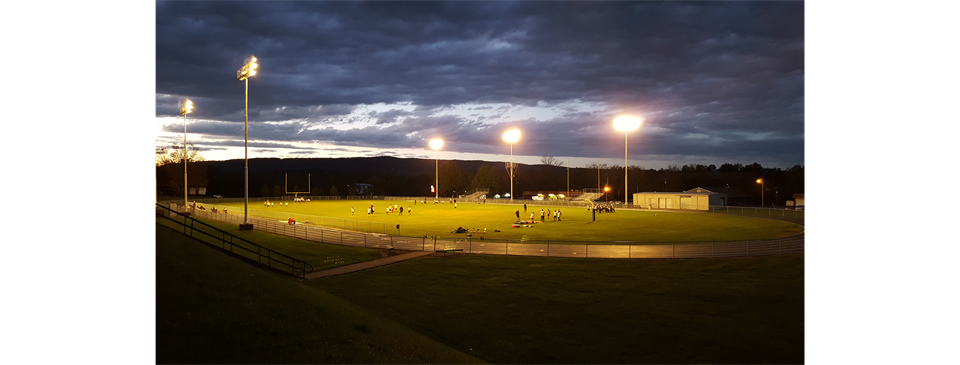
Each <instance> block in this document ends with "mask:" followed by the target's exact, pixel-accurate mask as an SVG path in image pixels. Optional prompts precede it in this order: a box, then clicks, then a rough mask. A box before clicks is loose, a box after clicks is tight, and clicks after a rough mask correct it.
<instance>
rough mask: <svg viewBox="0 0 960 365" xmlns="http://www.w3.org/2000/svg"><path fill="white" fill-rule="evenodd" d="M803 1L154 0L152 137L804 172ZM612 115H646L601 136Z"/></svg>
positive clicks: (211, 149) (327, 152) (301, 152)
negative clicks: (627, 128) (510, 138)
mask: <svg viewBox="0 0 960 365" xmlns="http://www.w3.org/2000/svg"><path fill="white" fill-rule="evenodd" d="M804 49H805V44H804V3H803V2H792V1H787V2H648V1H641V2H632V1H609V2H579V1H567V2H545V1H518V2H514V1H457V2H443V1H428V2H411V1H404V2H390V1H385V2H351V1H335V2H314V1H296V2H259V1H243V2H225V1H216V2H168V1H159V2H156V93H155V99H156V116H155V121H156V138H155V145H156V146H157V147H167V146H170V145H171V144H172V143H174V142H177V143H180V142H182V141H183V138H184V125H183V124H184V118H183V117H182V116H181V115H180V113H179V111H180V106H181V105H182V104H183V102H184V101H185V100H187V99H189V100H191V101H193V103H194V106H195V108H194V111H193V113H191V114H188V115H187V126H186V129H187V136H186V138H187V142H188V143H191V144H193V145H194V146H195V147H196V148H198V149H200V150H201V151H202V152H203V154H204V156H205V157H206V158H207V159H208V160H227V159H237V158H243V157H244V151H243V146H244V123H243V122H244V88H245V83H244V82H243V81H239V80H237V78H236V72H237V70H238V69H240V68H241V67H242V66H243V65H244V64H245V63H246V62H248V61H249V60H250V58H251V57H254V56H255V57H256V58H257V63H258V65H259V67H258V73H257V74H256V75H255V76H254V77H251V78H250V79H249V122H248V127H247V128H248V129H247V132H248V156H249V157H250V158H257V157H280V158H298V157H356V156H397V157H415V158H430V159H432V158H435V157H437V154H436V153H435V152H434V151H433V150H431V149H430V148H429V146H428V143H429V141H430V140H431V139H434V138H440V139H443V140H444V141H445V144H444V147H443V148H442V149H441V151H440V154H439V157H440V158H441V159H458V160H487V161H505V160H507V159H508V158H509V155H510V154H511V146H510V144H509V143H507V142H504V141H503V139H502V135H503V133H504V132H505V131H507V130H509V129H514V128H516V129H519V130H520V131H521V137H520V140H519V141H517V142H516V143H515V144H514V145H513V152H512V153H513V155H514V158H515V159H516V160H517V161H520V162H521V163H540V159H541V157H544V156H552V157H556V158H557V159H558V160H560V161H562V162H564V163H567V161H569V165H570V166H572V167H580V166H585V165H587V164H590V163H594V162H599V163H607V164H610V165H614V164H616V165H621V166H622V165H623V163H624V153H625V151H624V150H625V149H626V151H627V152H628V154H629V155H628V158H629V164H630V165H636V166H641V167H644V168H655V169H659V168H666V167H668V166H670V165H678V166H682V165H686V164H703V165H710V164H714V165H717V166H720V165H721V164H723V163H743V164H750V163H754V162H757V163H760V164H761V165H763V166H764V167H780V168H784V169H786V168H789V167H792V166H794V165H804V156H805V151H804V144H805V143H804V141H805V128H804V126H805V121H804V119H805V116H804V109H805V108H804V103H805V100H804V92H805V88H804V84H805V71H804V56H805V51H804ZM619 115H633V116H640V117H642V118H644V123H643V125H642V126H641V127H640V128H639V129H637V130H634V131H631V132H628V135H627V136H626V141H625V136H624V132H621V131H617V130H615V129H614V128H613V123H612V121H613V119H614V118H615V117H616V116H619Z"/></svg>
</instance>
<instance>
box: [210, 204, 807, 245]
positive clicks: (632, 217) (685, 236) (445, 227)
mask: <svg viewBox="0 0 960 365" xmlns="http://www.w3.org/2000/svg"><path fill="white" fill-rule="evenodd" d="M370 204H373V205H374V206H375V208H376V214H373V215H367V214H366V207H368V206H369V205H370ZM388 204H390V205H392V204H397V205H401V204H402V205H403V206H404V207H413V214H412V215H411V214H408V213H404V215H403V216H400V215H399V214H396V213H392V214H386V213H384V207H386V206H387V205H388ZM206 206H207V208H210V207H211V206H212V205H210V204H206ZM219 206H221V207H222V206H228V207H230V208H229V209H230V210H232V211H242V209H243V203H230V204H225V205H219ZM351 207H353V208H354V209H355V211H356V213H355V214H353V215H351V213H350V208H351ZM518 208H519V209H520V217H521V218H523V219H529V218H530V213H531V212H536V213H535V216H536V220H537V221H539V219H540V218H539V217H540V215H539V214H540V209H541V208H543V209H550V210H551V211H552V210H554V209H556V207H540V206H533V205H529V206H528V212H527V213H526V214H524V213H523V206H518V205H500V204H475V203H474V204H470V203H461V204H458V206H457V209H454V207H453V204H449V203H446V204H436V205H434V204H433V203H428V204H426V205H424V204H417V205H414V204H413V202H412V201H383V200H375V201H364V200H337V201H317V202H309V203H291V204H290V205H289V206H285V207H281V206H279V203H278V204H277V205H276V206H274V207H273V208H265V207H263V206H262V204H257V203H252V204H251V205H250V207H249V209H250V211H249V214H250V215H252V216H266V217H271V218H274V219H278V220H285V219H286V217H289V216H296V215H298V214H303V215H313V216H325V217H334V218H342V219H352V220H357V221H362V222H364V223H361V224H354V226H355V227H360V228H361V229H362V230H365V229H363V228H364V227H365V225H366V222H370V223H369V224H370V225H372V226H373V227H377V226H379V227H385V229H383V230H381V229H379V228H377V229H376V231H378V232H384V233H388V234H396V233H397V231H396V228H395V227H396V225H397V224H399V225H400V226H401V230H400V233H401V234H402V235H404V236H414V237H416V236H440V237H447V238H453V237H457V235H456V234H452V233H450V232H451V231H453V230H454V229H456V228H457V227H463V228H467V229H470V230H473V229H485V230H486V231H487V233H485V234H483V235H482V236H483V237H484V238H485V239H493V240H496V239H530V240H566V241H588V242H597V241H640V242H695V241H735V240H755V239H767V238H776V237H784V236H789V235H793V234H797V233H800V232H803V227H802V226H799V225H797V224H794V223H790V222H784V221H778V220H773V219H762V218H755V217H749V216H743V215H734V214H711V213H699V212H651V211H627V210H620V211H618V212H617V213H602V214H597V220H596V221H595V222H592V221H591V213H590V212H589V211H587V210H586V209H585V208H582V207H581V208H577V207H567V208H563V207H561V208H560V210H561V211H562V212H563V217H562V219H563V221H562V222H555V221H553V219H552V218H550V216H548V217H547V219H546V223H542V224H541V223H537V224H534V225H532V227H531V228H511V224H513V223H514V221H516V215H515V212H516V211H517V209H518ZM306 219H307V218H298V221H300V222H304V221H305V220H306ZM348 227H350V226H349V225H348ZM494 230H500V231H501V232H494ZM459 236H460V237H462V236H463V235H462V234H461V235H459ZM477 236H479V235H474V238H477Z"/></svg>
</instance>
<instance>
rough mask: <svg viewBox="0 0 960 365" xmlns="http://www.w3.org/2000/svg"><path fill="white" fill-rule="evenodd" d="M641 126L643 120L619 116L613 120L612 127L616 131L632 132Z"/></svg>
mask: <svg viewBox="0 0 960 365" xmlns="http://www.w3.org/2000/svg"><path fill="white" fill-rule="evenodd" d="M641 124H643V118H640V117H634V116H630V115H621V116H619V117H617V118H616V119H614V120H613V127H614V128H616V129H617V130H618V131H624V132H625V131H632V130H634V129H637V127H639V126H640V125H641Z"/></svg>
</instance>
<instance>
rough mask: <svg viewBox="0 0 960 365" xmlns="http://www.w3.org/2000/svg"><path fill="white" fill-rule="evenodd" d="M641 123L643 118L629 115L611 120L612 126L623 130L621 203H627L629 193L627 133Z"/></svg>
mask: <svg viewBox="0 0 960 365" xmlns="http://www.w3.org/2000/svg"><path fill="white" fill-rule="evenodd" d="M641 124H643V118H639V117H633V116H629V115H621V116H619V117H617V118H616V119H614V120H613V127H614V128H616V129H617V130H618V131H623V204H627V196H628V194H630V185H627V171H628V170H629V169H628V168H627V166H630V165H627V134H628V133H629V132H630V131H632V130H634V129H637V128H638V127H640V125H641Z"/></svg>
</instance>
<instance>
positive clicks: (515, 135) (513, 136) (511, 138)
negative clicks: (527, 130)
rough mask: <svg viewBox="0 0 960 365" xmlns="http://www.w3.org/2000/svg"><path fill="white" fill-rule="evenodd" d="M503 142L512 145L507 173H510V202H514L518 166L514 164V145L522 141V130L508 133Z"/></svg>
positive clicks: (504, 135)
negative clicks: (514, 184)
mask: <svg viewBox="0 0 960 365" xmlns="http://www.w3.org/2000/svg"><path fill="white" fill-rule="evenodd" d="M503 140H504V141H507V142H508V143H510V164H508V165H507V172H509V173H510V201H513V177H514V176H515V175H516V172H517V165H516V164H514V163H513V144H514V143H516V142H517V141H519V140H520V130H519V129H511V130H509V131H507V132H506V133H504V134H503Z"/></svg>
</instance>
